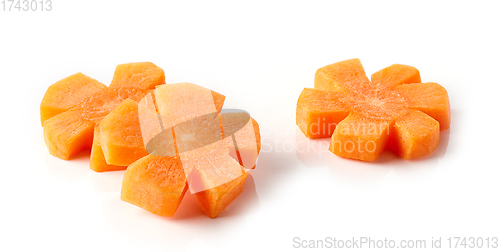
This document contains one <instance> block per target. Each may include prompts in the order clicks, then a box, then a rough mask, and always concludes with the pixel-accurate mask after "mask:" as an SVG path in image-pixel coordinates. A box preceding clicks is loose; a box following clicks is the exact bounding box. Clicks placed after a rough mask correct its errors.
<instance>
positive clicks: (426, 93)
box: [396, 83, 451, 130]
mask: <svg viewBox="0 0 500 252" xmlns="http://www.w3.org/2000/svg"><path fill="white" fill-rule="evenodd" d="M396 91H397V92H398V93H399V94H401V95H402V96H403V97H404V98H405V99H406V100H407V101H408V106H409V107H410V108H413V109H418V110H420V111H422V112H424V113H426V114H428V115H429V116H431V117H432V118H434V119H436V120H437V121H438V122H439V127H440V129H441V130H447V129H449V128H450V123H451V112H450V102H449V100H448V92H446V89H445V88H444V87H443V86H441V85H439V84H437V83H415V84H407V85H400V86H398V87H396Z"/></svg>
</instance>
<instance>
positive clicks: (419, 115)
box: [392, 109, 439, 159]
mask: <svg viewBox="0 0 500 252" xmlns="http://www.w3.org/2000/svg"><path fill="white" fill-rule="evenodd" d="M438 144H439V122H438V121H436V120H434V118H432V117H430V116H428V115H427V114H425V113H423V112H420V111H418V110H413V109H412V110H410V111H409V112H408V113H407V114H405V115H404V116H402V117H400V118H398V119H397V120H396V122H395V123H394V141H393V143H392V148H393V149H394V151H395V152H396V153H398V154H399V155H400V156H401V157H403V158H405V159H412V158H419V157H423V156H426V155H428V154H429V153H431V152H433V151H434V150H435V149H436V148H437V146H438Z"/></svg>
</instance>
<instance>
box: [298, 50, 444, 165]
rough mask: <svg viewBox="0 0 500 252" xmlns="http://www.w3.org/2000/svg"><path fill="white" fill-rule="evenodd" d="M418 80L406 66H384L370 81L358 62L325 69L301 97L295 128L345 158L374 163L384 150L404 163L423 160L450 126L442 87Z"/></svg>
mask: <svg viewBox="0 0 500 252" xmlns="http://www.w3.org/2000/svg"><path fill="white" fill-rule="evenodd" d="M420 82H421V80H420V73H419V71H418V70H417V69H416V68H414V67H411V66H406V65H400V64H395V65H392V66H389V67H387V68H384V69H382V70H380V71H378V72H376V73H374V74H373V75H372V76H371V81H370V80H369V79H368V78H367V77H366V74H365V71H364V69H363V66H362V65H361V62H360V61H359V60H358V59H351V60H346V61H342V62H338V63H335V64H332V65H328V66H325V67H323V68H320V69H318V71H317V72H316V75H315V80H314V87H315V88H305V89H304V90H303V91H302V93H301V94H300V97H299V99H298V102H297V114H296V120H297V125H298V126H299V128H300V129H301V130H302V132H303V133H304V134H305V135H306V136H307V137H308V138H323V137H330V136H331V137H332V141H331V143H330V148H329V149H330V151H332V152H333V153H335V154H336V155H338V156H341V157H345V158H352V159H358V160H363V161H374V160H376V159H377V158H378V157H379V156H380V154H381V153H382V152H383V151H384V150H385V149H387V148H390V149H392V150H393V151H395V152H396V153H397V154H399V155H400V156H401V157H403V158H405V159H412V158H419V157H422V156H425V155H427V154H429V153H431V152H432V151H434V149H435V148H436V147H437V146H438V144H439V131H440V130H446V129H448V128H449V127H450V105H449V99H448V94H447V92H446V90H445V89H444V88H443V87H442V86H441V85H439V84H436V83H420Z"/></svg>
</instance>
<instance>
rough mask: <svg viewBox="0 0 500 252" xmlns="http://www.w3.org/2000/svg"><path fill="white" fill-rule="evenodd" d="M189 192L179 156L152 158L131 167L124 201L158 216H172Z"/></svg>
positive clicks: (125, 183)
mask: <svg viewBox="0 0 500 252" xmlns="http://www.w3.org/2000/svg"><path fill="white" fill-rule="evenodd" d="M187 189H188V185H187V182H186V175H185V174H184V169H183V168H182V163H181V161H180V159H179V157H159V156H153V155H148V156H145V157H143V158H141V159H139V160H137V161H136V162H134V163H133V164H132V165H130V166H129V167H128V168H127V171H126V172H125V175H124V177H123V183H122V192H121V199H122V200H123V201H126V202H128V203H130V204H133V205H136V206H138V207H141V208H143V209H145V210H148V211H150V212H152V213H154V214H157V215H161V216H169V217H172V216H173V215H174V214H175V212H176V211H177V208H178V207H179V205H180V204H181V201H182V199H183V197H184V194H185V193H186V191H187Z"/></svg>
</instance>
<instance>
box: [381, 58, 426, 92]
mask: <svg viewBox="0 0 500 252" xmlns="http://www.w3.org/2000/svg"><path fill="white" fill-rule="evenodd" d="M371 79H372V82H373V83H374V84H375V85H380V86H381V87H382V88H393V87H395V86H398V85H401V84H409V83H419V82H421V81H420V72H419V71H418V69H416V68H414V67H412V66H407V65H401V64H394V65H391V66H388V67H386V68H384V69H382V70H380V71H378V72H376V73H374V74H372V77H371Z"/></svg>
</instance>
